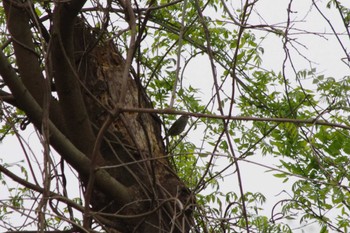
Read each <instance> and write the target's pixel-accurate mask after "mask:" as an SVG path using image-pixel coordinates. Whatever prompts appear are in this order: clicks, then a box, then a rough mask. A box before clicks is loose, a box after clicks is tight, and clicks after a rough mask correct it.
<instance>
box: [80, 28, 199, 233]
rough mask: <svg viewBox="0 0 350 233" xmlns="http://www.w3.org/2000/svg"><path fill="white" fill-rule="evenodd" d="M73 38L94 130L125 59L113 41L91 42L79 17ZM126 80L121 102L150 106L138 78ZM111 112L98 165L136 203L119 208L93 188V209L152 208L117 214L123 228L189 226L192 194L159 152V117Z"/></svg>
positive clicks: (115, 94)
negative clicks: (130, 217) (124, 216)
mask: <svg viewBox="0 0 350 233" xmlns="http://www.w3.org/2000/svg"><path fill="white" fill-rule="evenodd" d="M75 39H76V41H75V45H76V46H75V47H76V50H75V54H76V62H77V63H76V66H77V67H79V74H80V75H79V76H80V77H81V80H82V82H83V84H84V85H85V87H86V89H84V88H82V91H83V92H84V93H85V94H84V96H85V103H86V106H87V110H88V113H89V117H90V120H91V122H92V123H93V125H94V127H95V129H96V130H97V129H99V128H100V127H101V126H102V125H103V123H104V122H105V120H106V118H107V115H108V114H109V111H112V110H113V109H114V108H115V107H116V103H118V101H119V95H120V93H121V91H122V90H121V85H122V78H123V77H122V74H123V71H124V64H125V61H124V59H123V58H122V56H121V55H120V53H119V52H118V50H117V48H116V46H115V45H114V44H113V42H112V41H108V42H99V43H97V44H96V41H95V37H94V36H93V33H92V31H91V30H89V29H88V28H87V27H86V26H85V25H84V24H83V23H82V22H80V23H79V25H78V26H77V30H76V31H75ZM94 45H96V47H94V48H92V50H90V49H91V46H94ZM127 82H128V85H127V87H128V89H127V94H126V100H125V106H124V107H135V108H143V107H146V108H149V107H151V103H150V102H149V100H148V98H147V96H146V94H145V91H144V90H143V88H142V87H141V85H140V84H139V83H138V80H135V79H133V78H132V77H131V76H129V77H128V80H127ZM115 117H116V118H115V119H114V120H113V123H112V125H111V126H110V127H109V129H108V133H107V135H106V136H105V140H104V142H103V144H102V148H101V154H102V156H103V158H104V164H100V166H102V167H103V166H109V168H108V169H107V171H108V172H109V173H110V174H111V175H112V176H113V177H114V178H116V179H117V180H118V181H120V182H121V183H122V184H124V185H125V186H126V187H128V188H129V189H130V193H131V195H132V196H133V200H134V201H136V202H135V203H134V204H132V205H130V206H128V207H126V208H123V210H122V211H121V212H120V210H121V208H122V206H119V205H118V203H117V202H113V200H109V199H108V198H107V197H105V195H103V194H101V193H98V192H95V193H94V199H93V200H92V205H93V207H94V209H95V210H104V211H105V210H108V211H109V212H113V213H115V212H119V213H123V214H127V215H138V214H141V215H142V213H146V212H152V211H153V212H152V213H150V214H145V215H143V216H141V217H138V218H132V219H129V220H121V219H118V218H116V219H115V220H117V221H122V222H123V223H126V225H124V226H127V229H125V230H126V231H125V232H127V231H130V232H133V231H135V229H137V230H136V232H158V231H159V232H162V231H164V232H169V231H170V230H171V229H173V232H186V231H188V227H189V219H190V218H189V217H190V213H191V206H190V204H191V203H192V200H191V195H190V192H189V191H188V189H187V188H186V186H185V185H184V183H183V182H182V181H181V180H180V179H179V178H178V177H177V175H176V174H175V173H174V172H173V170H172V168H171V167H170V165H169V162H168V159H167V158H165V157H164V156H165V148H164V144H163V141H162V136H161V127H160V120H159V118H158V117H157V115H154V114H153V115H152V114H149V113H128V112H124V113H121V114H119V115H117V116H115ZM101 195H102V198H101ZM101 200H103V201H102V202H101ZM192 204H193V203H192ZM174 207H175V208H174ZM175 219H176V220H175ZM174 220H175V221H174ZM179 220H180V221H179ZM173 224H174V225H173ZM118 225H119V226H120V225H123V224H118Z"/></svg>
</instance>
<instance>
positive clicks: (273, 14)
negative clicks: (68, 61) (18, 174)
mask: <svg viewBox="0 0 350 233" xmlns="http://www.w3.org/2000/svg"><path fill="white" fill-rule="evenodd" d="M310 2H311V1H308V0H294V1H293V8H292V9H293V11H295V12H297V13H295V14H292V17H293V18H292V19H293V20H297V21H300V22H298V23H295V26H294V27H295V28H298V29H305V30H306V31H313V32H331V31H330V28H329V25H328V24H327V23H326V22H325V21H324V19H322V18H321V16H320V15H319V13H317V12H316V11H315V9H314V8H310ZM325 2H326V1H319V5H320V8H321V9H322V10H323V11H325V13H326V15H327V17H328V18H329V19H331V21H332V22H338V24H334V25H333V26H334V27H335V28H336V30H337V31H338V32H343V25H341V24H339V22H341V21H340V20H339V15H337V14H333V13H332V12H331V11H329V10H326V9H325V8H324V7H323V6H322V5H325ZM342 2H343V4H344V3H347V4H349V2H350V1H349V2H348V1H342ZM288 3H289V1H286V0H261V1H259V2H258V4H257V7H256V8H255V9H256V11H257V12H258V13H259V15H260V16H261V17H262V18H263V19H264V21H265V22H266V23H268V24H276V23H284V22H285V21H286V7H287V4H288ZM310 9H311V11H309V10H310ZM332 11H333V12H334V10H332ZM253 15H254V14H253ZM250 22H259V23H264V22H263V21H262V20H261V19H259V18H258V17H257V16H256V14H255V16H253V17H252V18H251V21H250ZM254 32H255V33H256V31H254ZM292 32H293V31H292ZM260 34H261V35H260V36H265V35H266V33H265V32H260ZM295 37H298V38H299V39H298V42H300V43H302V44H303V45H305V46H306V48H307V49H305V48H302V47H301V46H300V47H298V48H299V49H300V50H299V51H301V52H302V53H303V55H305V56H306V57H307V58H309V59H311V60H312V61H313V62H314V63H313V64H310V63H308V62H307V61H306V60H304V59H303V58H302V57H301V56H299V55H297V54H296V53H295V52H292V54H293V57H294V59H293V62H294V63H295V64H296V68H297V70H301V69H305V68H306V69H309V68H310V66H313V67H316V68H317V71H318V72H322V73H323V74H325V75H326V76H333V77H335V78H337V79H341V78H342V77H343V76H345V75H348V73H349V67H347V66H346V65H345V64H344V63H343V62H342V61H341V60H340V59H341V58H342V57H345V55H344V51H343V50H342V49H341V47H340V46H339V44H338V43H337V41H336V40H335V38H334V36H327V38H321V37H317V36H315V35H312V36H311V35H295ZM257 38H259V37H258V36H257ZM342 40H343V43H344V45H345V47H346V48H347V49H348V48H349V45H350V40H349V38H347V37H345V36H344V37H342ZM262 47H264V49H265V54H264V56H263V65H262V67H265V68H269V69H274V70H275V71H279V70H281V65H282V61H283V58H284V52H283V50H282V49H281V48H282V42H281V38H280V37H276V36H274V35H269V36H268V37H267V39H265V40H264V41H263V43H262ZM287 75H288V76H289V77H288V78H290V79H295V75H294V74H293V73H292V72H290V73H288V74H287ZM199 80H200V81H199ZM211 80H212V78H211V70H210V65H209V61H208V59H207V58H203V59H200V60H197V61H195V62H193V63H191V64H190V66H189V68H188V70H187V71H186V72H185V81H184V82H185V83H187V84H188V83H190V84H191V85H192V86H194V87H197V88H199V89H201V93H203V96H202V100H203V101H204V102H205V101H206V100H208V99H209V98H210V97H211V95H212V86H211ZM23 137H24V139H25V140H26V141H28V143H29V144H30V145H35V146H34V147H33V148H35V150H36V152H35V154H36V155H38V154H39V155H40V154H42V152H41V148H42V147H41V146H40V143H39V142H38V140H37V139H35V138H36V136H35V135H33V129H29V130H27V131H26V132H25V134H24V136H23ZM196 138H198V136H197V135H196V134H193V141H194V142H195V141H196ZM189 140H191V135H190V136H189ZM197 143H200V142H197ZM22 158H23V151H22V148H21V147H20V146H19V144H18V142H17V139H16V138H14V137H7V138H5V140H4V141H3V142H2V143H1V144H0V159H2V161H1V162H6V163H13V162H17V161H18V160H20V159H22ZM253 159H255V161H257V162H261V163H263V164H268V165H271V164H277V163H278V160H276V159H274V158H272V157H271V156H270V157H269V156H267V157H261V156H259V155H255V156H254V158H253ZM219 162H221V163H222V164H223V165H225V164H226V161H225V160H222V161H218V163H219ZM67 170H68V169H67ZM232 171H233V170H231V172H232ZM241 171H242V177H243V179H244V190H245V191H251V192H262V193H263V194H264V195H266V197H267V203H266V205H264V206H265V207H266V214H267V215H268V214H270V209H271V207H272V206H273V204H275V202H276V201H277V200H280V199H283V198H286V197H287V194H286V193H281V191H282V190H287V191H288V190H290V185H291V183H286V184H283V183H282V180H280V179H276V178H273V177H272V175H271V173H266V168H263V167H258V166H256V165H252V164H248V163H245V162H242V163H241ZM70 181H71V180H70ZM237 185H238V184H237V179H236V177H233V176H230V178H229V179H228V180H226V181H225V183H224V184H223V186H222V187H221V188H222V192H225V191H232V190H237ZM71 187H72V188H73V189H74V188H76V187H77V183H71ZM2 189H3V188H2ZM278 194H280V195H278ZM78 195H79V193H78V192H77V193H75V194H73V195H72V197H75V196H78ZM4 198H7V194H6V193H5V192H4V191H1V192H0V199H4ZM268 216H269V215H268ZM295 226H298V225H295ZM0 229H1V228H0ZM316 229H317V227H316V226H311V228H307V231H308V232H314V231H316ZM304 230H305V229H304ZM295 232H302V230H296V231H295Z"/></svg>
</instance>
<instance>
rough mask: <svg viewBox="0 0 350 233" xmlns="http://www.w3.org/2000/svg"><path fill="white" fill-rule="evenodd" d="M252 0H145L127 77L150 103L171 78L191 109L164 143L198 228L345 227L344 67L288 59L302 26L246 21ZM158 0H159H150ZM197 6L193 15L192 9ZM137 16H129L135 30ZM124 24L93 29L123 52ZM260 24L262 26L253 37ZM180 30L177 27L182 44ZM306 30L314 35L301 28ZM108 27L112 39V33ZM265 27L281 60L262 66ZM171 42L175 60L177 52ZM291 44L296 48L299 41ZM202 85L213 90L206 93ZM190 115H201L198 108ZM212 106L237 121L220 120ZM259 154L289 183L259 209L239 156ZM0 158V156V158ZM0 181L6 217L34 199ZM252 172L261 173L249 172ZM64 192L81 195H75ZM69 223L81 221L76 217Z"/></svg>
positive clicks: (9, 116) (7, 110)
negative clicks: (199, 74) (332, 72)
mask: <svg viewBox="0 0 350 233" xmlns="http://www.w3.org/2000/svg"><path fill="white" fill-rule="evenodd" d="M226 2H227V1H226ZM251 2H252V3H251V4H248V5H245V6H243V5H242V6H239V7H236V6H235V7H232V9H231V8H230V9H231V12H230V13H231V14H229V13H228V12H227V10H226V7H227V6H224V5H223V3H224V2H221V1H218V0H215V1H208V2H203V1H198V4H199V5H200V9H197V6H196V1H187V5H186V9H185V12H186V13H185V14H183V7H184V6H183V4H184V1H181V2H180V3H179V4H170V3H171V2H170V1H165V0H161V1H156V4H157V5H155V6H154V7H155V8H154V9H152V11H150V12H151V13H150V15H149V16H147V17H149V18H147V19H148V22H147V25H146V32H144V33H145V34H144V35H143V36H144V38H142V40H141V42H140V47H139V50H137V53H136V55H135V59H134V62H135V63H136V65H135V67H137V70H138V72H137V74H138V75H139V76H138V77H135V78H139V80H140V81H141V84H142V85H143V86H144V87H145V90H146V92H147V94H148V95H149V96H150V99H151V101H152V103H153V106H154V107H155V108H159V109H165V108H168V107H169V100H170V99H171V98H172V96H171V95H172V94H171V93H172V90H173V88H174V84H175V83H176V81H178V83H179V84H178V85H179V86H178V87H177V88H176V96H175V97H176V98H175V108H176V110H183V111H188V112H190V113H193V115H195V117H192V118H191V119H190V124H189V125H188V127H187V128H188V131H189V132H188V134H186V135H184V136H183V137H182V136H179V137H176V138H173V139H169V140H170V142H169V145H167V149H168V153H169V154H168V156H169V157H170V158H171V161H172V163H173V164H172V165H173V166H174V168H175V170H176V172H177V173H178V175H179V177H180V178H181V179H182V180H183V181H184V182H185V183H186V185H188V187H189V188H190V189H191V191H193V192H194V193H195V194H196V197H197V205H198V207H197V208H196V209H195V212H194V215H195V217H196V219H195V220H196V223H197V225H198V226H199V228H202V229H205V230H203V232H242V231H245V230H246V229H247V228H249V229H250V230H251V231H252V232H293V227H292V224H290V221H294V222H298V224H300V225H303V224H305V225H306V224H309V223H310V222H317V224H318V225H319V226H320V228H319V229H320V230H319V231H320V232H330V231H332V230H336V231H339V232H349V227H350V226H349V225H350V223H349V221H348V219H349V217H350V216H349V215H350V192H349V188H348V186H349V180H350V173H349V170H350V160H349V155H350V140H349V138H350V135H349V126H350V121H349V116H350V106H349V105H350V103H349V96H350V76H345V77H342V78H339V77H335V76H334V77H330V76H325V75H324V74H322V73H319V72H320V70H317V69H316V68H314V67H313V66H312V65H313V62H310V61H309V62H308V64H307V66H311V67H310V68H308V69H305V68H304V67H303V68H301V69H298V68H296V66H295V65H294V61H293V60H292V58H291V57H292V54H293V53H291V52H288V49H289V48H295V45H294V44H293V43H294V42H295V43H300V44H302V43H301V42H299V40H298V39H296V38H294V37H293V36H295V35H298V33H301V32H303V33H308V32H307V31H305V30H304V29H302V30H301V29H299V28H293V27H294V23H295V24H297V22H292V23H291V24H290V25H288V26H286V25H283V24H280V23H277V24H271V25H265V24H267V23H266V22H265V21H264V20H263V19H262V18H259V22H260V21H261V22H264V23H261V22H260V23H259V24H257V25H254V24H253V22H254V19H251V18H250V17H251V16H252V14H253V13H254V12H255V8H254V4H255V2H254V1H251ZM253 2H254V3H253ZM33 4H34V6H35V7H34V10H35V12H36V14H37V16H38V17H42V18H45V16H47V17H49V15H50V14H49V13H48V12H50V10H51V9H52V7H54V5H53V4H51V3H48V2H42V1H34V2H33ZM142 4H144V2H142V1H141V2H140V6H137V8H138V9H143V8H142V7H147V5H145V6H143V5H142ZM163 4H168V5H166V7H161V6H162V5H163ZM232 4H233V3H232ZM324 5H325V7H327V8H328V9H329V10H331V9H335V10H336V11H337V12H338V13H339V15H340V18H341V21H342V23H343V25H344V29H345V30H343V31H346V30H347V29H348V26H349V22H350V10H349V9H348V8H347V7H346V6H345V4H342V3H340V1H336V0H331V1H328V3H326V4H324ZM99 7H100V6H99ZM113 7H116V6H114V5H113ZM157 7H159V8H157ZM229 7H230V6H229ZM269 7H271V6H269ZM96 9H98V7H96ZM135 9H136V8H135ZM310 9H311V8H310ZM199 10H200V11H201V12H202V13H203V18H200V16H199V14H198V11H199ZM1 11H2V10H1ZM116 12H118V13H117V14H114V13H115V12H114V13H113V16H114V17H116V18H117V19H118V20H124V18H127V17H123V16H121V15H122V13H121V12H124V9H118V10H116ZM135 12H137V11H136V10H135ZM286 12H287V11H286ZM291 12H293V13H295V12H296V11H295V12H294V11H293V10H291V11H288V14H289V13H291ZM258 13H259V12H258ZM90 14H91V15H90ZM82 15H83V16H84V17H86V18H88V19H89V20H91V19H94V20H96V21H93V20H91V21H93V22H94V25H93V26H94V27H95V28H99V29H102V25H103V22H102V21H101V20H100V19H99V17H98V16H96V15H93V13H92V12H89V13H82ZM111 15H112V12H111ZM145 15H146V13H145V11H142V14H140V15H138V18H137V20H144V18H145ZM257 15H258V14H257ZM288 16H290V15H288ZM232 17H233V18H232ZM286 18H287V17H286ZM118 20H116V21H118ZM288 20H290V18H288ZM305 21H306V20H305ZM182 22H184V23H183V24H182ZM123 23H124V24H125V22H123ZM142 23H143V22H142V21H138V25H137V26H139V28H138V31H140V28H141V25H142ZM203 23H204V24H205V27H204V26H203ZM124 24H121V25H119V24H117V23H115V21H114V19H113V20H111V22H110V25H108V26H109V27H108V30H109V31H108V32H107V33H106V34H104V35H103V36H102V37H101V38H102V40H106V39H108V40H109V39H112V40H113V41H115V42H116V43H118V44H119V45H120V49H121V50H122V51H123V52H126V51H128V49H129V48H128V47H127V46H128V42H129V39H130V36H131V34H130V32H125V33H119V32H117V31H119V30H120V31H122V29H124V27H123V26H124ZM0 27H1V31H2V35H1V36H0V42H1V44H5V43H6V41H7V40H8V38H7V37H6V36H4V35H6V34H7V32H6V21H5V17H4V14H3V12H1V13H0ZM206 29H207V30H208V31H206ZM293 29H295V31H293ZM181 30H183V31H181ZM260 31H263V32H264V33H266V34H264V35H262V34H261V33H260ZM296 32H297V33H296ZM33 33H34V37H33V38H34V40H35V41H36V42H37V43H38V44H40V43H41V42H42V40H41V39H42V38H41V34H40V33H38V32H37V31H36V30H34V29H33ZM180 33H183V38H181V39H182V40H181V44H180ZM206 33H208V35H209V39H207V37H206V35H207V34H206ZM293 33H294V34H293ZM313 34H317V33H316V32H312V33H308V35H307V36H311V35H313ZM116 35H118V37H117V38H114V37H115V36H116ZM268 36H276V37H277V38H279V39H281V40H282V41H283V42H285V44H284V45H283V46H284V47H283V51H284V52H285V57H284V59H285V61H284V63H283V64H282V66H281V67H280V68H278V69H275V68H274V69H266V68H264V67H263V66H264V61H266V60H265V59H266V57H264V56H265V55H266V54H267V52H268V50H274V49H275V48H264V47H263V42H264V40H265V39H266V38H267V37H268ZM320 36H322V37H326V36H327V35H326V33H325V34H322V35H321V34H320ZM337 36H338V35H337ZM348 36H349V35H348ZM108 37H111V38H108ZM42 47H44V46H42ZM340 47H341V46H340ZM39 48H40V49H41V47H38V48H36V49H37V51H40V50H39ZM180 49H181V51H180V53H181V56H180V60H177V54H178V53H179V50H180ZM209 50H210V51H209ZM3 51H4V53H5V54H6V55H7V56H9V61H10V62H11V63H12V64H14V67H16V65H15V58H14V56H13V48H12V46H5V48H4V49H3ZM209 52H210V53H209ZM297 53H298V54H300V55H302V56H301V57H302V58H305V56H304V55H303V54H302V53H301V52H300V51H299V50H297ZM40 54H41V53H40ZM209 54H211V55H210V56H209ZM211 56H212V57H211ZM346 56H348V54H346ZM203 58H205V59H207V60H208V59H209V60H210V59H212V60H211V62H212V64H213V66H212V67H209V68H208V67H203V66H202V65H199V66H198V67H197V66H196V69H202V68H203V69H204V68H208V70H209V71H208V77H206V78H203V80H198V79H197V80H195V81H194V80H192V79H191V77H187V76H186V75H187V74H191V72H192V71H191V70H188V69H189V68H187V67H188V66H189V64H192V63H191V62H194V61H196V60H197V59H198V60H200V61H201V59H203ZM306 58H307V57H306ZM289 59H290V64H289V65H288V64H287V62H286V61H288V60H289ZM179 62H180V73H179V74H178V73H177V64H178V63H179ZM311 64H312V65H311ZM286 66H288V67H287V68H286ZM43 68H44V64H43ZM210 69H212V70H210ZM210 71H211V72H210ZM208 80H209V81H208ZM202 81H203V82H204V81H208V85H211V87H212V88H211V90H212V92H210V93H209V92H206V91H202V90H200V89H199V88H197V84H198V82H202ZM203 92H204V93H203ZM208 95H209V97H212V98H207V97H208ZM218 95H220V96H219V97H220V98H218ZM207 99H209V100H207ZM196 114H197V115H198V114H207V115H206V116H205V117H203V115H200V117H197V115H196ZM213 115H230V116H240V117H242V118H244V117H246V119H245V120H229V119H228V118H227V119H219V118H215V117H212V116H213ZM210 116H211V117H210ZM0 117H1V118H0V121H1V128H0V137H1V139H3V138H4V137H5V136H8V135H13V134H14V133H15V132H16V130H17V129H18V128H19V127H20V126H21V123H22V122H24V121H25V115H24V113H23V112H21V111H19V110H16V109H15V108H13V107H9V106H7V105H4V104H2V108H1V114H0ZM160 117H161V119H162V121H163V123H164V126H165V127H166V128H169V126H170V125H171V123H172V122H173V121H174V120H175V118H176V117H175V116H174V115H161V116H160ZM276 118H278V121H277V120H276ZM257 119H259V120H257ZM320 121H321V123H322V124H320ZM260 155H262V156H263V158H264V164H265V162H266V163H268V162H270V160H271V161H273V162H270V164H268V165H266V166H267V167H268V170H269V171H270V172H271V174H272V175H271V176H273V177H275V178H276V179H280V180H281V181H282V182H283V183H284V184H289V185H290V190H289V192H287V191H286V193H288V198H285V199H281V200H279V201H277V203H274V204H275V205H274V206H273V207H271V206H270V207H266V202H267V201H268V200H269V198H270V197H267V196H266V195H265V194H264V193H263V191H260V190H258V191H251V190H249V189H246V188H245V181H244V176H243V175H242V173H243V172H242V171H241V170H242V169H243V170H244V169H245V168H244V166H243V165H242V164H244V162H245V161H249V160H252V161H255V163H260V161H259V159H258V158H260V157H259V156H260ZM1 163H2V164H3V165H4V166H5V162H4V161H1ZM276 163H277V164H276ZM26 169H27V168H26V167H20V172H21V175H22V176H23V177H24V178H25V179H26V180H27V179H28V174H27V170H26ZM239 172H240V173H239ZM238 178H242V179H243V181H242V180H240V179H238ZM237 180H238V181H237ZM0 181H1V183H2V185H3V186H5V188H7V190H8V191H9V193H10V195H9V199H8V200H6V201H3V202H2V203H1V204H2V205H0V219H1V221H6V220H7V219H9V218H11V214H12V210H11V208H12V209H25V207H26V206H25V201H26V199H34V198H36V197H35V196H34V194H33V193H32V192H31V191H30V190H28V189H25V188H13V187H9V186H7V180H5V179H4V175H3V174H1V173H0ZM256 182H257V183H258V182H263V181H262V180H260V177H257V181H256ZM232 186H234V187H233V188H231V187H232ZM240 186H241V187H242V188H241V187H240ZM257 186H258V185H257ZM228 187H229V188H228ZM227 190H228V191H227ZM281 191H282V190H281ZM74 201H75V202H76V203H79V204H81V202H82V200H81V199H80V198H77V199H75V200H74ZM243 203H244V205H243ZM278 207H280V210H277V208H278ZM244 208H245V209H244ZM271 209H272V210H271ZM63 212H64V213H66V214H67V213H69V211H68V208H66V207H64V208H63ZM271 212H272V214H271V215H270V213H271ZM329 213H332V214H333V215H331V214H329ZM46 221H47V224H48V225H51V226H53V227H57V228H59V227H61V226H63V225H64V223H63V222H64V221H62V219H60V218H58V217H57V216H55V215H53V216H50V217H48V218H47V219H46ZM72 221H74V222H76V223H78V224H81V221H80V220H79V219H77V218H73V220H72Z"/></svg>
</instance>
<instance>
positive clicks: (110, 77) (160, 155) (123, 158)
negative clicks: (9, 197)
mask: <svg viewBox="0 0 350 233" xmlns="http://www.w3.org/2000/svg"><path fill="white" fill-rule="evenodd" d="M3 4H4V8H5V12H6V17H7V22H8V28H9V31H10V34H11V36H12V38H13V45H14V51H15V56H16V62H17V65H18V73H16V72H15V71H14V69H13V68H12V67H11V65H10V64H9V63H8V61H7V60H6V57H5V56H4V54H3V53H1V54H0V55H1V56H0V63H1V64H0V74H1V76H2V77H3V79H4V81H5V82H6V84H7V86H8V87H9V88H10V89H11V93H12V94H13V96H14V98H15V102H16V104H17V106H18V107H20V108H21V109H22V110H23V111H24V112H25V113H26V114H27V116H28V118H29V119H30V121H31V122H33V123H34V125H35V126H36V128H38V129H39V130H41V129H42V126H43V125H45V126H47V130H48V132H49V134H48V135H49V136H50V137H49V142H50V144H51V145H52V146H53V147H54V148H55V149H56V151H57V152H58V153H59V154H60V155H61V156H62V158H63V159H64V160H65V161H66V162H68V163H69V164H71V165H72V166H73V167H74V168H75V169H76V170H77V172H78V173H79V175H80V177H81V180H82V183H83V185H84V186H85V197H86V199H85V201H86V202H87V204H86V205H88V204H90V206H91V207H92V210H91V211H90V210H88V209H86V210H85V212H84V215H85V216H84V218H85V219H84V227H86V228H87V229H89V227H90V226H91V223H92V222H93V221H92V220H91V219H94V220H96V219H98V222H100V223H101V221H102V222H103V224H102V225H103V227H104V229H105V230H106V231H109V232H188V231H189V229H190V227H191V226H193V222H192V210H191V209H192V206H193V204H194V198H193V196H192V194H191V193H190V191H189V190H188V188H187V187H186V186H185V185H184V183H183V182H182V181H181V180H180V179H179V178H178V176H177V175H176V174H175V172H174V171H173V169H172V168H171V167H170V164H169V162H168V159H167V158H166V153H165V148H164V144H163V141H162V136H161V127H160V120H159V118H158V117H157V115H155V114H149V113H141V112H140V113H135V112H134V113H128V112H123V111H119V110H120V108H123V107H132V108H145V107H147V108H149V107H151V106H152V105H151V103H150V101H149V99H148V97H147V95H146V92H145V90H144V89H143V88H142V86H141V85H140V82H139V80H138V78H137V77H133V78H132V77H131V75H129V76H128V77H127V90H123V89H122V82H123V71H124V69H125V61H124V59H123V58H122V56H121V54H120V53H119V52H118V50H117V48H116V47H115V45H114V44H113V42H112V41H103V40H98V37H97V36H96V35H95V34H94V33H93V30H92V29H91V28H89V27H88V26H87V25H85V24H84V23H83V21H82V20H78V23H75V18H76V15H77V14H78V12H79V10H80V9H81V7H82V5H83V4H84V1H80V0H76V1H72V2H68V3H66V2H63V3H62V4H57V6H56V7H55V10H54V12H53V18H52V22H53V23H52V28H51V30H50V34H48V33H49V32H46V33H47V36H46V39H47V40H48V41H47V43H48V45H49V46H48V47H45V46H41V47H37V44H35V43H34V39H33V38H34V36H33V34H32V31H31V30H32V29H31V26H30V24H29V22H30V14H28V12H32V11H31V10H30V9H28V5H25V4H23V5H21V3H19V2H18V3H16V4H17V5H16V4H12V3H7V1H4V2H3ZM32 20H33V19H32ZM38 48H39V49H43V50H42V52H44V53H45V56H44V58H45V59H43V57H41V56H40V55H38V54H36V50H35V49H38ZM45 49H46V50H45ZM46 55H47V56H46ZM43 62H44V63H43ZM42 67H45V70H46V71H47V72H46V73H45V75H43V73H44V72H43V70H42ZM17 74H18V75H19V76H20V77H21V78H19V77H18V76H17ZM44 77H45V78H44ZM49 81H52V83H53V84H54V86H55V89H56V91H57V95H58V100H57V99H55V98H54V97H53V96H52V95H51V92H50V88H48V87H47V82H49ZM123 92H124V93H125V101H124V102H122V106H120V105H118V103H120V101H119V98H120V96H121V95H122V93H123ZM48 112H49V114H48ZM45 113H46V114H45ZM43 116H49V117H48V119H45V117H43ZM67 138H68V140H67ZM88 206H89V205H88ZM101 219H102V220H101ZM88 220H89V221H88ZM100 225H101V224H100Z"/></svg>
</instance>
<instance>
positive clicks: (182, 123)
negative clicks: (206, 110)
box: [168, 115, 189, 136]
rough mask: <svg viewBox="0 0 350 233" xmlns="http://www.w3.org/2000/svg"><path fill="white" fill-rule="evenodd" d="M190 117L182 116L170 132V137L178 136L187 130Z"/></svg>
mask: <svg viewBox="0 0 350 233" xmlns="http://www.w3.org/2000/svg"><path fill="white" fill-rule="evenodd" d="M188 118H189V116H187V115H182V116H181V117H180V118H179V119H177V120H176V121H175V122H174V124H173V125H172V126H171V127H170V129H169V130H168V135H169V136H177V135H179V134H181V133H182V132H183V131H184V129H185V128H186V125H187V122H188Z"/></svg>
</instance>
